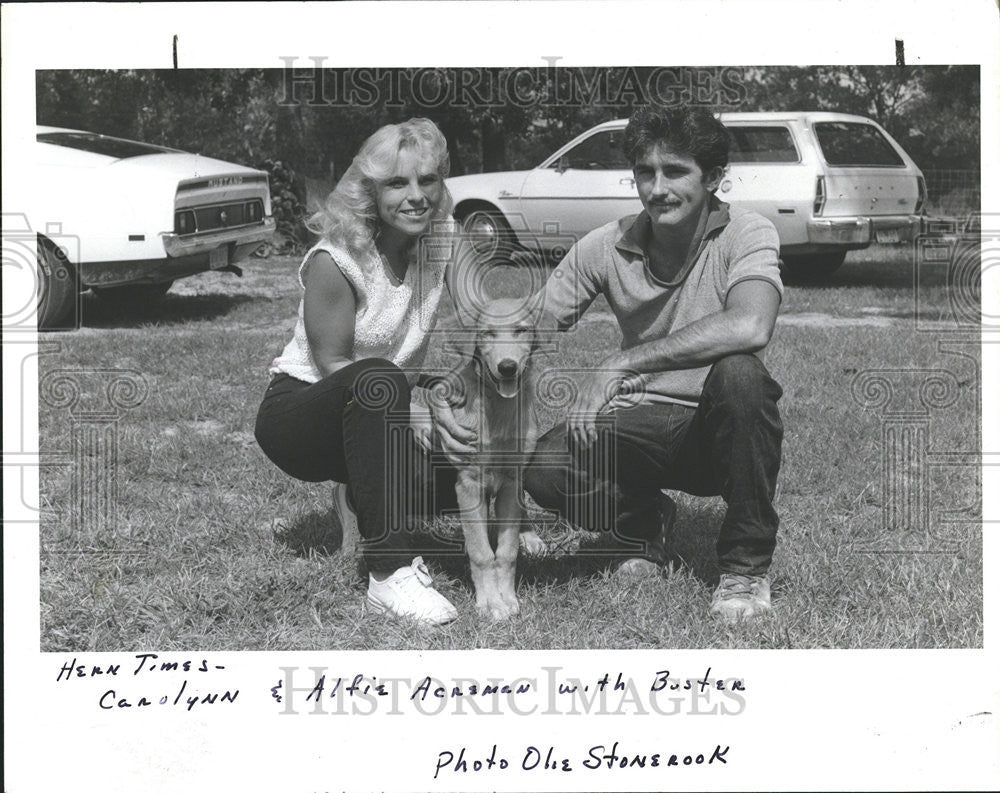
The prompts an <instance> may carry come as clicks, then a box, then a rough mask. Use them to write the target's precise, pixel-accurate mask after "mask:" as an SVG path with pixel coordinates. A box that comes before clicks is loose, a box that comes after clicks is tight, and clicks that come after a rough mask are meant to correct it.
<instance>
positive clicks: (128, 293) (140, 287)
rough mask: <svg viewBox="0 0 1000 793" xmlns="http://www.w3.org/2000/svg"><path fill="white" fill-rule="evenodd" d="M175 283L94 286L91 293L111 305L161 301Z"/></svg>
mask: <svg viewBox="0 0 1000 793" xmlns="http://www.w3.org/2000/svg"><path fill="white" fill-rule="evenodd" d="M173 283H174V282H173V281H164V282H163V283H160V284H125V285H124V286H92V287H90V291H91V292H93V293H94V294H95V295H97V297H99V298H100V299H101V300H107V301H108V302H109V303H111V302H114V303H132V302H141V301H147V302H148V301H150V300H159V299H161V298H162V297H163V296H164V295H165V294H166V293H167V290H168V289H170V287H171V286H173Z"/></svg>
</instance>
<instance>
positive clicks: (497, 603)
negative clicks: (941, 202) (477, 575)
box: [476, 597, 519, 622]
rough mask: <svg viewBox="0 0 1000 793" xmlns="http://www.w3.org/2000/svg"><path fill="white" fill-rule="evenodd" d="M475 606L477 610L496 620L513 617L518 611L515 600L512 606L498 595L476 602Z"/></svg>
mask: <svg viewBox="0 0 1000 793" xmlns="http://www.w3.org/2000/svg"><path fill="white" fill-rule="evenodd" d="M476 608H478V609H479V612H480V613H481V614H483V615H484V616H486V617H489V618H490V619H491V620H493V621H495V622H498V621H500V620H505V619H509V618H510V617H513V616H514V615H515V614H517V612H518V611H519V607H518V605H517V601H516V600H515V601H514V605H513V607H511V605H510V604H509V603H507V602H506V601H505V600H503V599H502V598H500V597H493V598H490V599H488V600H485V599H484V600H482V601H477V602H476Z"/></svg>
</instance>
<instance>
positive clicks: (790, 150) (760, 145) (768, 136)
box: [728, 126, 799, 163]
mask: <svg viewBox="0 0 1000 793" xmlns="http://www.w3.org/2000/svg"><path fill="white" fill-rule="evenodd" d="M728 130H729V137H730V140H731V141H732V145H731V146H730V149H729V162H731V163H740V162H798V161H799V153H798V151H797V150H796V149H795V143H794V141H793V140H792V133H791V132H790V131H789V129H788V127H784V126H780V127H779V126H759V127H747V126H733V127H728Z"/></svg>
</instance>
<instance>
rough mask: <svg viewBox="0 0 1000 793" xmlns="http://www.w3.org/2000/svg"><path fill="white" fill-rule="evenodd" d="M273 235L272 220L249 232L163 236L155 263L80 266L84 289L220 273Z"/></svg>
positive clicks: (138, 260) (162, 281)
mask: <svg viewBox="0 0 1000 793" xmlns="http://www.w3.org/2000/svg"><path fill="white" fill-rule="evenodd" d="M273 233H274V220H273V219H271V218H268V219H267V220H266V221H265V222H264V224H263V225H261V226H257V227H254V228H252V229H249V230H248V229H247V228H241V229H227V230H226V231H224V232H220V233H213V234H210V235H209V234H206V235H204V236H200V237H197V238H194V239H192V238H187V239H180V238H178V237H177V235H176V234H164V235H162V236H163V246H164V248H165V250H166V253H167V256H166V257H164V258H158V259H131V260H127V261H126V260H122V261H111V262H81V263H80V264H79V267H80V280H81V282H82V283H83V285H84V286H124V285H126V284H160V283H164V282H166V281H175V280H177V279H178V278H184V277H186V276H189V275H195V274H197V273H203V272H205V271H206V270H223V269H226V268H227V267H229V266H230V265H232V264H234V263H235V262H239V261H242V260H243V259H246V258H247V257H248V256H250V254H252V253H253V252H254V251H255V250H256V249H257V248H258V247H259V246H260V244H261V243H262V242H264V241H265V240H267V239H268V238H269V237H270V236H271V235H272V234H273Z"/></svg>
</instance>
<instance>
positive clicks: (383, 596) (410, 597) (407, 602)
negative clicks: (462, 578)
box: [368, 556, 458, 625]
mask: <svg viewBox="0 0 1000 793" xmlns="http://www.w3.org/2000/svg"><path fill="white" fill-rule="evenodd" d="M368 603H369V605H370V606H371V607H372V608H374V609H375V610H376V611H378V612H385V611H388V612H389V613H390V614H394V615H395V616H397V617H408V618H410V619H414V620H418V621H420V622H425V623H429V624H431V625H444V624H445V623H446V622H451V621H452V620H453V619H455V618H457V617H458V611H457V610H456V608H455V607H454V606H453V605H452V604H451V603H450V602H449V600H448V598H446V597H445V596H444V595H442V594H441V593H440V592H438V591H437V590H436V589H434V586H433V585H432V583H431V574H430V572H428V570H427V566H426V565H425V564H424V560H423V558H422V557H420V556H418V557H417V558H416V559H414V560H413V562H412V563H411V564H410V566H409V567H400V568H399V569H398V570H397V571H396V572H395V573H393V574H392V575H391V576H389V577H388V578H387V579H385V580H384V581H376V580H375V579H374V578H373V577H372V576H371V575H369V576H368Z"/></svg>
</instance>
